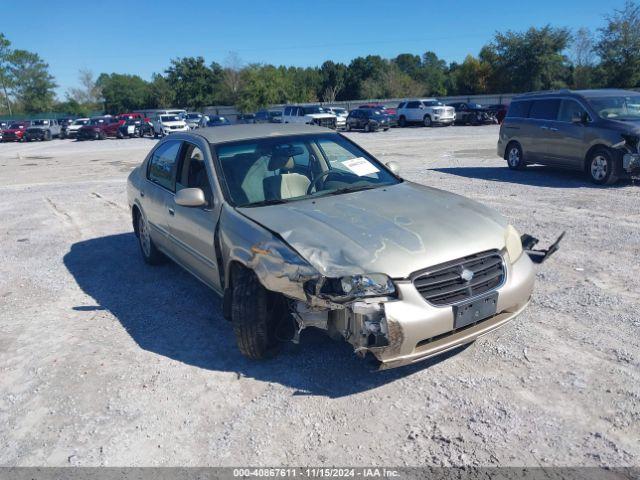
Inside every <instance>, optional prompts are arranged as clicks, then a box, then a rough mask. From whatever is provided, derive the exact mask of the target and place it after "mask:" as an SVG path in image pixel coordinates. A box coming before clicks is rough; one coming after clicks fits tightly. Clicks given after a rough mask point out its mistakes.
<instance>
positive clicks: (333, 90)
mask: <svg viewBox="0 0 640 480" xmlns="http://www.w3.org/2000/svg"><path fill="white" fill-rule="evenodd" d="M319 74H320V89H319V92H318V93H319V96H320V97H321V98H322V101H324V102H335V101H336V100H337V99H338V98H340V95H341V93H342V91H343V90H344V86H345V82H346V80H347V66H346V65H345V64H344V63H334V62H332V61H331V60H327V61H326V62H324V63H323V64H322V66H321V67H320V72H319Z"/></svg>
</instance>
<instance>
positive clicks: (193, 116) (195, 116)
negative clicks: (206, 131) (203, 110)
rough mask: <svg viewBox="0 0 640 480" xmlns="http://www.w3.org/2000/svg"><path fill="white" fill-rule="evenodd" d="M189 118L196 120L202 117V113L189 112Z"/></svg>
mask: <svg viewBox="0 0 640 480" xmlns="http://www.w3.org/2000/svg"><path fill="white" fill-rule="evenodd" d="M187 118H188V119H189V120H194V119H197V118H202V115H200V114H199V113H187Z"/></svg>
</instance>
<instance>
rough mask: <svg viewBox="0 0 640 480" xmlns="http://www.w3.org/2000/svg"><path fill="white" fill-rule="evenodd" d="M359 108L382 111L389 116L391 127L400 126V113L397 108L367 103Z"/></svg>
mask: <svg viewBox="0 0 640 480" xmlns="http://www.w3.org/2000/svg"><path fill="white" fill-rule="evenodd" d="M358 108H368V109H373V110H380V111H381V112H383V113H384V114H386V115H387V117H388V119H389V126H390V127H397V126H398V111H397V110H396V109H395V108H392V107H387V106H386V105H382V104H381V103H366V104H364V105H360V106H359V107H358Z"/></svg>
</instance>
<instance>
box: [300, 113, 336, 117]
mask: <svg viewBox="0 0 640 480" xmlns="http://www.w3.org/2000/svg"><path fill="white" fill-rule="evenodd" d="M305 117H307V118H336V116H335V115H334V114H332V113H307V114H306V115H305Z"/></svg>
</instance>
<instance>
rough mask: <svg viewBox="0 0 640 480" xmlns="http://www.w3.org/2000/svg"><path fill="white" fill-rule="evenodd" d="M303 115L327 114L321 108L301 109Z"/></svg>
mask: <svg viewBox="0 0 640 480" xmlns="http://www.w3.org/2000/svg"><path fill="white" fill-rule="evenodd" d="M302 110H303V111H304V114H305V115H313V114H314V113H327V112H325V111H324V108H322V107H318V106H316V107H302Z"/></svg>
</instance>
